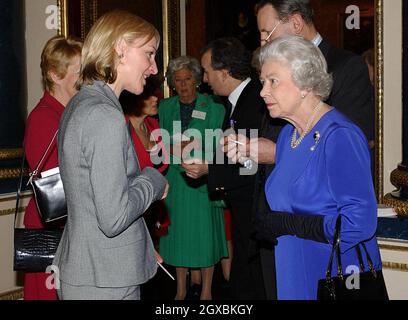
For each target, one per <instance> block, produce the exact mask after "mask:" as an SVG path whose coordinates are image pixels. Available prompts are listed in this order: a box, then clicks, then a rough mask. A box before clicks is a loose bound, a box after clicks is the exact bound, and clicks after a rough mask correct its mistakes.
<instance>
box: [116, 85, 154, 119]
mask: <svg viewBox="0 0 408 320" xmlns="http://www.w3.org/2000/svg"><path fill="white" fill-rule="evenodd" d="M158 89H159V86H158V83H157V81H156V80H155V79H153V78H148V79H146V85H145V86H144V88H143V92H142V93H141V94H139V95H135V94H133V93H130V92H129V91H126V90H123V92H122V94H121V95H120V97H119V102H120V104H121V105H122V109H123V113H124V114H126V115H129V116H132V115H133V116H136V117H139V116H140V115H141V113H142V109H143V107H144V102H145V101H146V100H147V99H149V98H150V97H151V96H157V90H158Z"/></svg>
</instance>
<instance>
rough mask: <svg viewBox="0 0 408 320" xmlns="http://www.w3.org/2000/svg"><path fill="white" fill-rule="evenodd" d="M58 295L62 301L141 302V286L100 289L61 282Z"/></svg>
mask: <svg viewBox="0 0 408 320" xmlns="http://www.w3.org/2000/svg"><path fill="white" fill-rule="evenodd" d="M57 293H58V297H59V298H60V300H140V286H132V287H125V288H99V287H89V286H72V285H69V284H67V283H65V282H62V281H61V288H60V289H58V290H57Z"/></svg>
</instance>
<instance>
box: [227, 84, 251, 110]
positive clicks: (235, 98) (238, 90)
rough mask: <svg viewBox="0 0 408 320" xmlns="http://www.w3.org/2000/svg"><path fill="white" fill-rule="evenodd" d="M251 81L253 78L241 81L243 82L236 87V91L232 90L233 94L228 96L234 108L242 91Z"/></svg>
mask: <svg viewBox="0 0 408 320" xmlns="http://www.w3.org/2000/svg"><path fill="white" fill-rule="evenodd" d="M249 82H251V78H246V79H245V80H244V81H242V82H241V84H240V85H239V86H238V87H236V88H235V90H234V91H232V92H231V94H230V95H229V96H228V100H229V102H231V104H232V107H233V108H234V107H235V106H236V105H237V102H238V99H239V96H240V95H241V93H242V91H244V89H245V87H246V86H247V84H248V83H249Z"/></svg>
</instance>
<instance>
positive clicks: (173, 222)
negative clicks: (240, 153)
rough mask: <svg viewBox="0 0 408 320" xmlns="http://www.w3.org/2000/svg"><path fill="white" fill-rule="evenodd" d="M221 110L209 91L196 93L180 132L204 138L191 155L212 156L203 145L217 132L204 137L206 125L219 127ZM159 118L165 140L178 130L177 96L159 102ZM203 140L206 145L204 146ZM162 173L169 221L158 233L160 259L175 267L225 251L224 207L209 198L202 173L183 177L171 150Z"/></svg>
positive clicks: (209, 260)
mask: <svg viewBox="0 0 408 320" xmlns="http://www.w3.org/2000/svg"><path fill="white" fill-rule="evenodd" d="M224 115H225V111H224V107H223V106H222V105H220V104H217V103H215V102H214V101H213V100H212V98H211V97H209V96H205V95H201V94H198V97H197V100H196V105H195V107H194V111H193V114H192V118H191V121H190V123H189V124H188V130H187V131H185V132H184V134H185V135H187V136H192V135H194V133H195V134H197V133H198V132H199V133H200V134H201V137H202V139H203V140H204V141H203V143H202V146H203V148H202V149H201V150H195V152H193V153H192V154H191V156H194V157H196V158H201V159H206V160H212V158H213V150H215V149H213V150H211V148H208V146H209V145H211V144H212V146H213V147H214V148H215V145H216V143H218V137H219V135H218V137H213V138H212V139H211V138H209V139H207V141H205V136H204V134H205V129H214V130H215V129H220V128H221V126H222V123H223V119H224ZM159 118H160V127H161V129H162V130H163V131H164V132H166V131H167V132H168V133H169V136H168V137H166V135H167V134H164V135H163V141H164V143H165V144H166V145H168V144H171V143H173V141H172V140H173V136H174V135H175V134H180V133H181V132H182V129H181V116H180V102H179V97H178V96H176V97H172V98H168V99H164V100H162V101H161V102H160V107H159ZM174 121H176V123H174ZM191 129H196V130H191ZM165 130H166V131H165ZM197 130H198V131H197ZM194 131H195V132H194ZM189 133H191V134H189ZM206 145H207V149H206V148H205V147H204V146H206ZM166 178H167V180H168V182H169V185H170V188H169V193H168V196H167V198H166V201H165V202H166V206H167V209H168V212H169V216H170V226H169V229H168V234H167V235H166V236H163V237H161V238H160V244H159V248H160V255H161V256H162V257H163V259H164V261H165V262H166V263H168V264H170V265H173V266H177V267H192V268H198V267H200V268H205V267H210V266H212V265H214V264H216V263H217V262H218V261H219V260H220V259H221V258H223V257H226V256H228V251H227V242H226V238H225V230H224V215H223V208H221V207H219V206H217V202H214V201H211V200H210V197H209V194H208V187H207V182H206V180H207V178H206V177H203V178H202V179H198V180H194V179H191V178H189V177H187V176H186V175H185V173H184V170H183V168H182V167H181V166H180V159H179V158H177V157H174V156H172V157H171V163H170V165H169V169H168V171H167V175H166Z"/></svg>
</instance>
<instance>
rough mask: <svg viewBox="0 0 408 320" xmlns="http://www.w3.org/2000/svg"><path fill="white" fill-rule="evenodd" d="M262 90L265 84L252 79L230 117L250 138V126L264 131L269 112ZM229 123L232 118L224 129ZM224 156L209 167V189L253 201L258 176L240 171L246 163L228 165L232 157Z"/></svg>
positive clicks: (230, 196)
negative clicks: (266, 116) (262, 96)
mask: <svg viewBox="0 0 408 320" xmlns="http://www.w3.org/2000/svg"><path fill="white" fill-rule="evenodd" d="M261 89H262V87H261V84H260V83H259V81H258V80H256V79H253V80H251V82H249V83H248V84H247V86H246V87H245V88H244V90H243V91H242V93H241V95H240V97H239V99H238V101H237V104H236V106H235V109H234V113H233V114H232V116H231V117H230V118H231V119H233V120H234V129H235V131H238V130H240V129H241V130H242V129H247V130H246V135H247V137H249V133H250V131H249V129H258V130H260V128H261V123H262V120H263V119H264V116H265V115H266V113H267V109H266V107H265V103H264V101H263V99H262V98H261V96H260V95H259V93H260V92H261ZM225 117H226V118H229V114H228V113H227V114H226V115H225ZM227 120H228V119H227ZM228 123H229V121H225V124H224V128H223V129H224V130H225V129H227V125H226V124H228ZM240 132H241V131H240ZM217 152H219V150H217ZM222 157H223V158H224V164H216V163H215V159H214V164H210V165H209V166H208V167H209V174H208V187H209V190H210V191H216V190H218V189H221V190H224V191H225V193H226V197H227V198H230V199H231V198H236V197H239V198H240V199H242V198H241V197H246V198H249V199H250V201H252V195H253V187H254V183H255V175H240V171H239V170H240V168H242V166H240V165H236V164H228V158H227V157H226V156H225V155H223V156H222Z"/></svg>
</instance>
